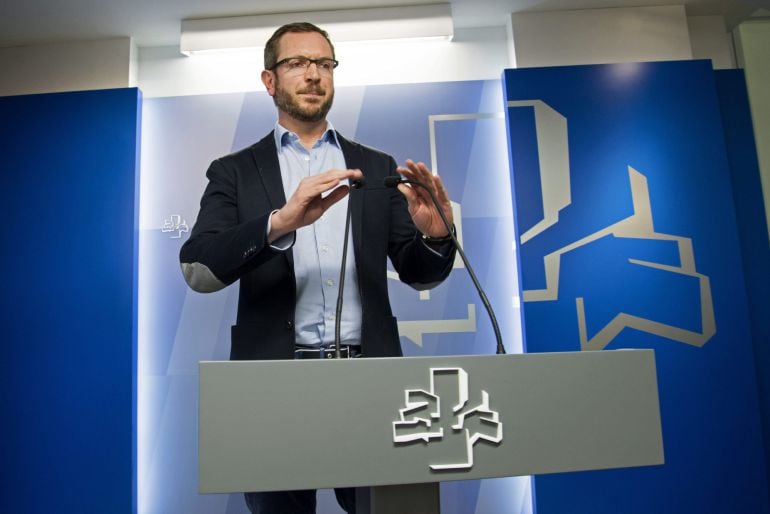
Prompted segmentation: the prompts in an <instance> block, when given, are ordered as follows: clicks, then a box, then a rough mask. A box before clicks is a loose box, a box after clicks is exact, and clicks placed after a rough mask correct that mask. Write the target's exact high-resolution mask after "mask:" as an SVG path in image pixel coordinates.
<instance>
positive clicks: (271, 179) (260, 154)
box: [251, 131, 294, 269]
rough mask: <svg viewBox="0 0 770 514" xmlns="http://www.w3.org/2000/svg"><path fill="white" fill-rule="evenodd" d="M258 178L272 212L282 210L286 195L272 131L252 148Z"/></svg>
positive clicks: (291, 262)
mask: <svg viewBox="0 0 770 514" xmlns="http://www.w3.org/2000/svg"><path fill="white" fill-rule="evenodd" d="M251 153H252V156H253V158H254V164H255V165H256V168H257V176H258V177H259V181H260V182H261V183H262V187H264V189H265V193H266V194H267V199H268V201H269V202H270V210H271V211H272V210H275V209H280V208H281V207H283V206H284V204H286V193H285V192H284V190H283V179H281V165H280V163H279V162H278V151H277V149H276V147H275V136H274V135H273V131H271V132H270V133H269V134H268V135H267V136H265V137H264V138H262V139H261V140H260V141H259V142H258V143H256V144H255V145H254V146H252V147H251ZM285 255H286V258H287V259H288V261H289V266H291V267H292V269H293V268H294V254H293V253H292V251H291V249H290V250H289V251H287V252H286V253H285Z"/></svg>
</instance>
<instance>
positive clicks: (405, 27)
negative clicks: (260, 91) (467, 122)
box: [179, 3, 454, 55]
mask: <svg viewBox="0 0 770 514" xmlns="http://www.w3.org/2000/svg"><path fill="white" fill-rule="evenodd" d="M297 21H308V22H310V23H313V24H316V25H318V26H320V27H321V28H323V29H324V30H326V31H327V32H328V33H329V36H330V38H331V40H332V41H334V42H335V43H337V42H347V41H378V40H389V39H426V38H431V39H432V38H443V39H451V38H452V35H453V33H454V27H453V25H452V11H451V6H450V4H449V3H440V4H429V5H408V6H400V7H374V8H365V9H344V10H334V11H312V12H297V13H283V14H263V15H254V16H233V17H228V18H204V19H192V20H182V37H181V40H180V44H179V47H180V50H181V52H182V53H183V54H186V55H191V54H194V53H200V52H210V51H223V50H236V49H244V48H259V47H263V46H264V45H265V42H266V41H267V40H268V39H269V38H270V36H271V35H272V34H273V32H275V30H276V29H277V28H278V27H280V26H281V25H284V24H285V23H291V22H297Z"/></svg>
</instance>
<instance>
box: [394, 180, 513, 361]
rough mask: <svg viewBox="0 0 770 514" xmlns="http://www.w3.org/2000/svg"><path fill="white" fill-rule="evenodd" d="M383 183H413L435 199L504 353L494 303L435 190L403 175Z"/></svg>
mask: <svg viewBox="0 0 770 514" xmlns="http://www.w3.org/2000/svg"><path fill="white" fill-rule="evenodd" d="M383 184H384V185H385V187H396V186H398V185H399V184H412V185H414V186H417V187H421V188H423V189H424V190H425V191H427V192H428V194H429V195H430V199H431V200H432V201H433V205H435V206H436V210H437V211H438V213H439V215H440V216H441V221H443V222H444V226H445V227H446V229H447V232H449V237H451V238H452V243H453V244H454V245H455V248H457V253H459V254H460V258H461V259H462V260H463V263H464V264H465V269H467V270H468V274H469V275H470V277H471V281H472V282H473V285H474V287H476V291H477V292H478V293H479V298H481V303H483V304H484V308H485V309H486V310H487V314H489V320H490V321H491V322H492V329H493V330H494V331H495V339H497V354H498V355H502V354H504V353H505V346H503V336H502V335H501V334H500V326H499V325H498V324H497V318H496V317H495V312H494V310H492V305H491V304H490V303H489V299H487V295H486V293H485V292H484V289H482V288H481V284H480V283H479V280H478V279H477V278H476V273H475V272H474V271H473V267H472V266H471V263H470V262H469V261H468V257H466V256H465V252H464V251H463V248H462V246H460V242H459V241H458V240H457V238H456V237H455V234H454V231H453V230H452V225H451V224H450V223H449V220H447V219H446V215H445V214H444V210H443V209H442V208H441V205H439V203H438V199H437V198H436V195H434V194H433V191H431V189H430V188H429V187H428V186H426V185H425V184H423V183H422V182H418V181H416V180H409V179H405V178H402V177H385V180H383Z"/></svg>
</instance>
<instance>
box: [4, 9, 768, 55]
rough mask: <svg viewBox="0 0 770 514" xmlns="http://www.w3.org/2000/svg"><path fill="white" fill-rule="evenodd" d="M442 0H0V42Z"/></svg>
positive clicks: (164, 30) (174, 38) (153, 35)
mask: <svg viewBox="0 0 770 514" xmlns="http://www.w3.org/2000/svg"><path fill="white" fill-rule="evenodd" d="M437 1H440V0H0V46H21V45H29V44H36V43H46V42H58V41H72V40H88V39H101V38H111V37H127V36H130V37H133V38H134V39H135V41H136V43H137V45H139V46H165V45H177V44H179V29H180V21H181V20H182V19H185V18H208V17H214V16H236V15H245V14H266V13H284V12H302V11H316V10H327V9H351V8H356V7H385V6H397V5H407V4H431V3H437ZM449 1H450V3H451V4H452V17H453V19H454V24H455V27H457V28H466V27H487V26H495V25H497V26H501V25H504V24H505V19H506V15H507V14H508V13H512V12H526V11H556V10H567V9H595V8H604V7H632V6H652V5H679V4H684V5H685V6H686V9H687V14H688V15H690V16H698V15H711V14H719V15H722V16H724V17H725V22H726V24H727V26H728V28H732V27H734V26H735V25H737V24H738V23H740V22H741V21H742V20H744V19H745V18H746V17H748V16H750V15H751V14H752V13H754V12H756V11H757V10H759V9H760V8H767V7H768V6H770V0H674V1H666V0H449Z"/></svg>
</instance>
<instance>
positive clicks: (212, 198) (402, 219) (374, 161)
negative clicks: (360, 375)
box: [180, 132, 454, 360]
mask: <svg viewBox="0 0 770 514" xmlns="http://www.w3.org/2000/svg"><path fill="white" fill-rule="evenodd" d="M338 139H339V142H340V145H341V147H342V152H343V154H344V156H345V162H346V165H347V167H348V168H351V169H360V170H361V171H362V172H363V174H364V177H365V181H366V185H365V186H364V187H363V188H362V189H359V190H353V191H351V193H350V199H349V201H350V208H351V215H352V226H353V248H354V254H355V260H356V268H357V273H358V283H359V292H360V295H361V308H362V326H361V342H362V351H363V353H364V355H365V356H367V357H382V356H400V355H401V346H400V344H399V339H398V329H397V326H396V319H395V318H394V317H393V314H392V312H391V308H390V301H389V299H388V287H387V277H386V271H387V262H386V259H387V257H390V259H391V262H392V263H393V266H394V267H395V269H396V271H397V272H398V273H399V277H400V279H401V280H402V281H403V282H405V283H407V284H409V285H411V286H412V287H414V288H415V289H426V288H430V287H433V286H435V285H437V284H438V283H440V282H441V281H442V280H444V278H446V276H447V275H448V274H449V272H450V271H451V268H452V262H453V260H454V252H451V253H450V254H449V255H448V256H447V257H440V256H438V255H437V254H436V253H434V252H432V251H431V250H430V249H428V248H427V247H426V246H425V245H424V244H423V242H422V241H421V240H420V234H419V233H418V232H417V230H416V229H415V227H414V225H413V223H412V220H411V217H410V216H409V213H408V211H407V207H406V200H405V199H404V197H403V195H402V194H401V193H399V192H398V191H397V190H396V189H385V188H384V187H383V186H382V181H383V178H384V177H386V176H388V175H395V174H396V163H395V161H394V160H393V158H392V157H390V156H389V155H386V154H384V153H382V152H379V151H377V150H374V149H371V148H367V147H365V146H362V145H359V144H358V143H355V142H352V141H348V140H347V139H344V138H343V137H342V136H340V135H339V134H338ZM207 177H208V179H209V184H208V186H207V187H206V190H205V192H204V194H203V198H202V199H201V209H200V212H199V214H198V219H197V221H196V222H195V226H194V227H193V229H192V233H191V234H190V238H189V239H188V240H187V241H186V242H185V244H184V245H183V246H182V249H181V252H180V262H181V265H182V272H183V274H184V276H185V280H186V281H187V283H188V284H189V285H190V287H192V288H193V289H195V290H196V291H200V292H210V291H216V290H218V289H221V288H223V287H225V286H227V285H228V284H231V283H233V282H235V281H236V280H238V279H240V295H239V299H238V318H237V322H236V325H235V326H233V327H232V346H231V351H230V358H231V359H232V360H253V359H290V358H292V357H293V352H294V306H295V294H296V286H295V279H294V267H293V259H292V252H291V250H289V251H287V252H279V251H276V250H273V249H272V248H271V247H270V245H269V244H268V243H267V238H266V230H267V222H268V218H269V216H270V213H271V212H272V211H273V210H275V209H279V208H280V207H282V206H283V205H284V204H285V203H286V198H285V195H284V191H283V183H282V180H281V170H280V167H279V164H278V155H277V152H276V148H275V139H274V136H273V133H272V132H271V133H270V134H268V135H267V136H266V137H265V138H264V139H262V140H261V141H259V142H258V143H256V144H254V145H252V146H250V147H248V148H245V149H243V150H240V151H238V152H236V153H233V154H230V155H228V156H225V157H222V158H220V159H217V160H215V161H214V162H212V163H211V166H210V167H209V169H208V172H207ZM340 230H343V227H340Z"/></svg>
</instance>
